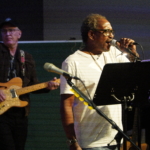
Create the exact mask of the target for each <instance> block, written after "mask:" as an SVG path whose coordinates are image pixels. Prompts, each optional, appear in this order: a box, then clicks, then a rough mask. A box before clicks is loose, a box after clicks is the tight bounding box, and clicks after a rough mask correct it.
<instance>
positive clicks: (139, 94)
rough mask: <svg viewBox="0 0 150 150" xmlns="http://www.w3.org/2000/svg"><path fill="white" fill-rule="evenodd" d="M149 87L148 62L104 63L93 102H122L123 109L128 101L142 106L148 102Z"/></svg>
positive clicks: (104, 103) (149, 66) (149, 63)
mask: <svg viewBox="0 0 150 150" xmlns="http://www.w3.org/2000/svg"><path fill="white" fill-rule="evenodd" d="M149 89H150V62H136V63H129V62H128V63H114V64H113V63H111V64H106V65H105V66H104V69H103V72H102V74H101V77H100V80H99V83H98V86H97V89H96V92H95V96H94V99H93V102H94V103H95V104H96V105H97V106H99V105H112V104H121V103H122V104H124V105H125V109H126V106H127V105H128V102H129V103H130V102H132V103H135V105H136V106H142V105H144V104H145V103H146V102H148V97H149ZM125 111H126V110H125ZM124 115H125V114H124ZM138 142H139V143H138V144H139V145H140V141H138Z"/></svg>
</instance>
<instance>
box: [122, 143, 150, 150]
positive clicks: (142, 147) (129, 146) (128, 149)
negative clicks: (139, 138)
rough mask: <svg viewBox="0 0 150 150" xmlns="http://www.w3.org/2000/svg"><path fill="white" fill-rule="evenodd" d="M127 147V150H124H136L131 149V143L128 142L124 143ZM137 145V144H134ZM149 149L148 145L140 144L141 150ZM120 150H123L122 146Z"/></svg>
mask: <svg viewBox="0 0 150 150" xmlns="http://www.w3.org/2000/svg"><path fill="white" fill-rule="evenodd" d="M126 144H127V145H126V147H127V149H126V150H137V149H136V148H135V147H133V146H132V145H131V143H130V142H127V143H126ZM136 145H137V144H136ZM148 149H149V148H148V145H147V144H146V143H142V144H141V150H148ZM120 150H123V146H122V147H121V148H120Z"/></svg>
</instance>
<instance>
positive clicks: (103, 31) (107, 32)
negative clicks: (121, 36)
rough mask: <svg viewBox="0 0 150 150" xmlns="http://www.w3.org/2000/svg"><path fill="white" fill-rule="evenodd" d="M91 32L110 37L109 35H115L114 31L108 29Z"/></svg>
mask: <svg viewBox="0 0 150 150" xmlns="http://www.w3.org/2000/svg"><path fill="white" fill-rule="evenodd" d="M93 31H96V32H100V33H102V34H103V35H104V36H110V35H111V34H112V35H115V32H114V30H110V29H94V30H93Z"/></svg>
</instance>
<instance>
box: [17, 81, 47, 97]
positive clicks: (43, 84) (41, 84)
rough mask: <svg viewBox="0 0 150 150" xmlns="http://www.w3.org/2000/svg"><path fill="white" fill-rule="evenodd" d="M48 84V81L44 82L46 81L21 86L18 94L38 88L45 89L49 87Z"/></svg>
mask: <svg viewBox="0 0 150 150" xmlns="http://www.w3.org/2000/svg"><path fill="white" fill-rule="evenodd" d="M47 84H48V82H44V83H40V84H36V85H32V86H28V87H24V88H21V89H17V90H16V94H17V95H22V94H26V93H30V92H33V91H36V90H40V89H44V88H46V87H47Z"/></svg>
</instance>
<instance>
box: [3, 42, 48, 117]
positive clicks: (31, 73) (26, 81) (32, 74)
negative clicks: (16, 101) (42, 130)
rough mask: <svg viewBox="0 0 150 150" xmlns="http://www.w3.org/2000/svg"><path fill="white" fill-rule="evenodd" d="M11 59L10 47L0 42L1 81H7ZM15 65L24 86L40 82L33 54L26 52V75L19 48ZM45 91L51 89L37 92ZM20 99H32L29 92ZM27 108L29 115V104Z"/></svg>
mask: <svg viewBox="0 0 150 150" xmlns="http://www.w3.org/2000/svg"><path fill="white" fill-rule="evenodd" d="M9 60H10V52H9V49H8V48H7V47H6V46H5V45H4V44H3V43H0V82H7V77H8V71H9V67H10V61H9ZM15 67H16V74H17V77H20V78H21V79H22V82H23V86H22V87H26V86H30V85H34V84H37V83H38V79H37V76H36V71H35V62H34V60H33V58H32V55H30V54H29V53H27V52H25V75H23V74H22V63H21V56H20V50H19V48H17V51H16V61H15ZM43 92H44V93H45V92H49V90H47V89H44V90H39V91H36V92H35V93H43ZM20 99H21V100H24V101H28V102H29V101H30V98H29V93H28V94H24V95H21V96H20ZM25 109H26V114H25V115H28V113H29V105H28V106H27V107H26V108H25Z"/></svg>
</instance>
